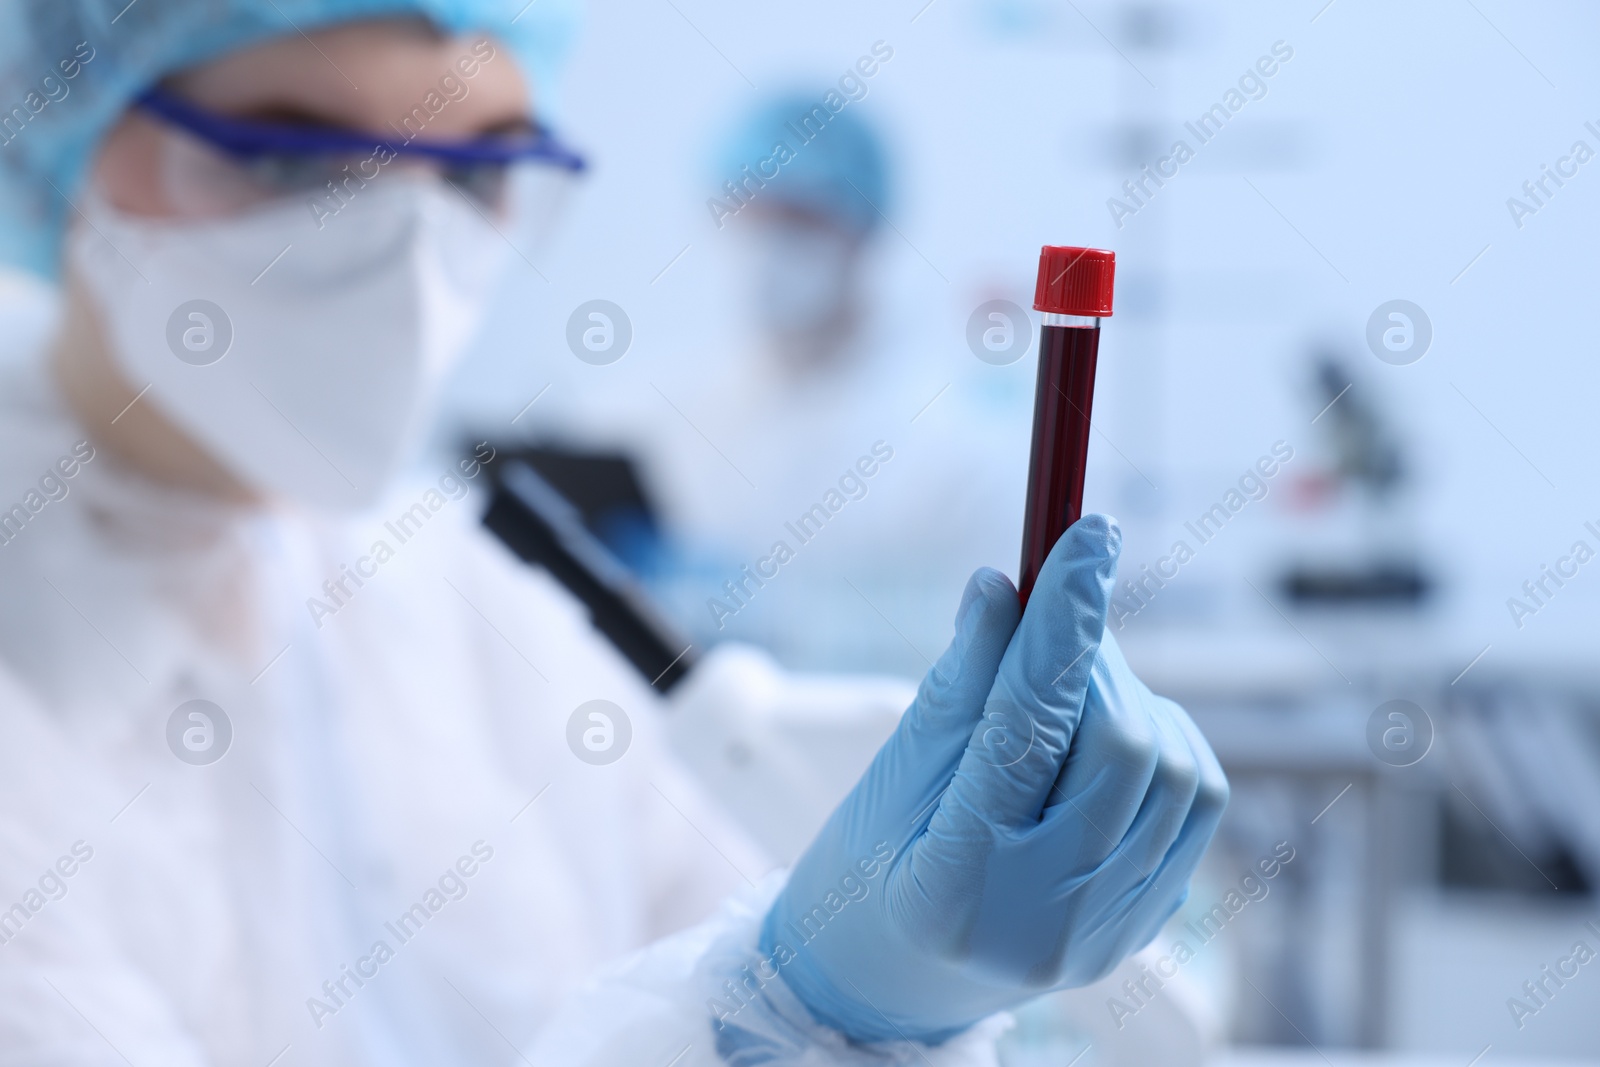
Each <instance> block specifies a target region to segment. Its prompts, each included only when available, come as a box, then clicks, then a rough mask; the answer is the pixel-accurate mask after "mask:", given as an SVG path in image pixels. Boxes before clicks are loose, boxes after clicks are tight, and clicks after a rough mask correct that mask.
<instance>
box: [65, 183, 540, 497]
mask: <svg viewBox="0 0 1600 1067" xmlns="http://www.w3.org/2000/svg"><path fill="white" fill-rule="evenodd" d="M83 214H84V222H85V223H86V225H80V226H77V227H75V228H74V231H73V233H72V235H71V238H70V240H69V245H68V252H67V256H68V263H69V265H70V267H71V269H73V270H75V271H77V273H78V275H79V277H81V278H82V279H83V281H84V283H85V285H86V287H87V289H88V292H89V294H90V296H91V297H92V298H93V300H94V302H95V304H96V305H97V306H98V309H99V312H100V314H101V317H102V320H103V328H104V330H105V333H106V339H107V342H108V347H109V350H110V354H111V357H112V359H113V361H114V362H115V363H116V365H117V367H118V369H119V370H120V371H121V373H122V375H123V376H124V377H125V378H126V379H127V382H128V384H129V385H131V386H132V387H133V389H134V390H135V391H137V390H141V389H144V388H145V387H146V386H148V387H149V392H148V393H146V394H145V395H144V396H143V397H142V398H141V399H140V400H139V401H138V403H149V404H152V405H154V406H155V407H156V408H157V409H159V411H160V412H161V413H162V414H163V415H164V416H165V417H166V418H167V419H168V420H169V421H170V422H172V423H173V424H174V425H176V426H177V427H178V428H179V429H181V430H183V431H184V432H185V433H187V434H188V435H189V436H190V437H191V438H192V439H193V440H194V441H196V442H197V443H198V444H199V445H200V446H201V447H203V448H204V449H205V450H206V451H207V452H208V453H209V454H210V455H211V456H212V457H213V458H214V459H216V460H217V461H218V462H220V463H221V464H222V465H223V466H224V467H226V468H227V469H228V470H229V471H230V472H231V473H233V474H234V476H235V477H237V478H238V479H239V480H240V481H241V482H243V483H244V484H246V485H248V486H250V487H251V488H253V489H255V490H257V491H258V492H261V493H263V494H264V495H267V496H270V497H278V498H285V499H289V500H293V501H297V502H299V503H301V504H304V505H307V506H309V507H312V508H316V509H322V510H353V509H360V508H363V507H367V506H369V505H371V504H373V503H374V502H376V501H377V499H378V498H379V497H380V496H381V495H382V493H383V492H384V490H385V488H386V487H387V485H388V484H389V482H390V481H391V479H392V478H393V476H394V474H395V473H396V471H397V469H398V467H399V466H400V464H401V463H402V462H403V461H404V459H405V458H406V456H407V453H408V451H409V450H410V448H411V447H413V446H414V445H415V444H416V443H417V442H418V440H419V439H420V437H421V436H422V434H423V433H424V432H425V430H426V423H427V420H428V418H429V417H430V415H431V414H432V402H433V401H434V399H435V397H436V395H437V393H438V391H439V386H440V384H441V383H442V380H443V379H444V377H445V375H446V374H447V373H448V372H449V370H450V369H451V368H452V367H453V366H454V365H455V363H456V361H457V360H458V359H459V358H460V356H461V355H462V354H463V352H464V350H465V348H466V346H467V344H468V343H469V342H470V341H471V340H472V338H473V336H474V335H475V333H476V331H477V329H478V326H479V325H480V323H481V321H482V319H483V316H484V313H485V311H486V309H487V305H488V303H489V301H490V299H491V298H492V297H493V295H494V292H495V290H496V288H497V287H498V282H499V279H500V277H501V275H502V273H503V271H504V269H505V267H506V265H507V262H508V254H509V253H508V250H507V248H506V245H505V243H504V241H502V240H501V239H500V237H499V235H498V234H496V232H495V231H494V229H493V228H492V227H491V226H490V225H489V223H488V222H486V221H485V220H484V219H483V218H482V217H480V216H479V215H478V213H477V212H476V211H475V210H474V209H473V208H472V207H471V206H470V205H468V204H466V203H463V202H462V200H461V199H460V197H458V196H456V195H455V194H454V193H453V192H451V191H450V190H448V189H447V188H445V187H444V186H443V185H442V184H441V183H440V182H438V181H436V180H432V179H428V178H424V177H421V176H410V175H402V174H396V175H391V176H388V177H387V179H386V180H385V181H384V182H381V183H376V184H374V185H373V186H372V187H370V188H365V189H362V190H360V191H359V192H358V193H357V194H356V196H355V197H354V199H353V200H352V201H350V202H349V203H348V204H346V205H345V207H344V208H343V209H342V210H341V211H340V212H339V213H338V215H336V216H333V217H331V218H324V219H323V220H322V225H321V227H320V228H319V226H318V223H317V220H316V219H315V217H314V216H313V214H312V212H311V211H310V210H309V208H308V206H307V205H306V204H305V203H304V202H302V201H300V200H287V199H286V200H283V201H279V202H275V203H272V204H269V205H265V206H263V207H260V208H256V209H252V210H249V211H247V212H244V213H241V214H239V215H236V216H233V217H230V218H225V219H207V220H202V221H186V220H174V219H156V218H144V217H138V216H133V215H129V214H127V213H125V212H122V211H120V210H118V209H117V208H115V207H113V206H112V205H111V204H109V203H108V202H107V201H106V200H105V198H104V197H103V196H102V195H100V194H99V193H98V192H94V191H91V192H90V193H89V195H88V196H87V198H86V200H85V202H84V204H83Z"/></svg>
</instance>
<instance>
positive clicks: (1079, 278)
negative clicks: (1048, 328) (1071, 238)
mask: <svg viewBox="0 0 1600 1067" xmlns="http://www.w3.org/2000/svg"><path fill="white" fill-rule="evenodd" d="M1116 273H1117V254H1116V253H1115V252H1107V251H1106V250H1105V249H1102V248H1072V247H1069V246H1066V245H1045V246H1044V248H1043V249H1041V250H1040V252H1039V283H1038V285H1037V286H1035V287H1034V290H1033V310H1035V311H1043V312H1046V313H1048V314H1054V315H1092V316H1094V317H1097V318H1102V319H1104V318H1110V317H1111V289H1112V281H1113V280H1114V278H1115V276H1116Z"/></svg>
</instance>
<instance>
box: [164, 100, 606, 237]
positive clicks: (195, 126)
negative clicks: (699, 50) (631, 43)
mask: <svg viewBox="0 0 1600 1067" xmlns="http://www.w3.org/2000/svg"><path fill="white" fill-rule="evenodd" d="M136 103H137V105H138V106H139V107H140V108H141V109H142V110H143V111H145V112H146V113H147V114H149V115H152V116H154V117H156V118H158V119H160V120H161V121H162V122H163V123H164V124H165V125H166V126H167V127H168V128H169V129H171V130H173V131H176V132H177V133H179V134H181V135H182V136H177V137H171V138H168V139H167V141H166V143H165V145H164V147H163V151H162V159H161V180H162V183H163V187H164V191H165V192H166V194H167V197H166V198H167V201H168V203H169V205H170V206H171V208H172V210H173V211H174V213H175V214H177V215H178V216H180V217H186V218H212V217H217V216H225V215H229V214H234V213H238V212H240V211H246V210H249V209H250V208H252V207H255V206H257V205H259V204H263V203H267V202H271V201H279V200H284V199H288V198H297V197H298V198H304V199H305V201H306V204H307V208H308V210H309V211H310V212H311V214H312V215H313V217H315V218H317V219H318V220H319V223H320V222H321V221H322V220H324V219H326V218H328V217H331V216H333V215H337V214H338V212H339V211H340V210H341V208H342V206H343V205H344V204H346V203H348V202H350V201H351V200H352V199H354V198H355V197H357V196H359V195H360V191H361V190H362V189H364V188H365V187H366V186H367V184H368V183H371V182H375V181H382V180H383V177H384V175H385V174H388V173H392V172H395V171H401V170H404V171H418V170H422V171H426V172H429V173H431V174H433V175H436V176H437V177H438V178H439V179H441V180H442V181H444V182H445V183H446V184H448V185H449V186H451V187H452V188H453V189H455V191H456V192H457V193H459V194H460V195H461V196H463V197H464V198H466V199H467V200H468V201H469V202H471V203H472V205H473V206H474V207H475V208H476V209H477V210H479V211H480V212H482V213H483V214H485V215H486V216H489V217H492V218H494V219H496V220H497V221H505V222H510V223H513V224H516V225H518V226H522V225H529V226H535V227H542V226H543V225H544V224H547V223H548V222H549V219H550V216H553V214H554V208H555V206H556V204H557V202H558V201H559V200H561V199H562V198H563V197H564V195H565V191H566V189H567V188H569V187H570V185H571V184H572V181H573V180H574V179H575V178H576V177H577V176H578V175H580V174H582V173H583V172H584V171H585V170H586V169H587V166H588V164H587V162H586V161H585V159H584V158H583V156H581V155H580V154H578V153H577V152H576V151H574V150H573V149H572V148H570V147H568V146H567V145H565V144H563V143H562V142H561V141H560V140H559V139H558V138H557V137H556V136H555V135H554V134H553V133H552V132H551V131H550V130H548V129H546V128H544V127H542V126H538V125H536V124H533V123H529V124H527V125H526V126H524V127H522V128H520V129H515V130H511V131H508V132H505V133H494V134H488V135H484V136H481V137H477V138H473V139H470V140H456V141H443V140H428V139H424V137H422V136H420V135H419V134H420V132H421V131H414V130H412V129H411V128H410V123H409V122H407V123H406V124H405V125H402V126H397V127H395V128H394V131H393V132H394V133H395V136H393V137H384V136H381V135H373V134H370V133H362V132H359V131H356V130H351V129H342V128H338V127H317V126H301V125H291V124H288V123H277V122H268V121H261V120H254V119H240V118H234V117H231V116H227V115H220V114H217V113H215V112H212V111H207V110H205V109H203V108H200V107H197V106H196V105H194V104H193V103H191V102H189V101H188V100H185V99H183V98H182V97H179V96H177V95H175V94H173V93H170V92H168V91H166V90H164V89H161V88H159V87H158V88H152V89H149V90H147V91H146V92H145V93H144V94H142V95H141V96H140V97H139V98H138V99H137V101H136Z"/></svg>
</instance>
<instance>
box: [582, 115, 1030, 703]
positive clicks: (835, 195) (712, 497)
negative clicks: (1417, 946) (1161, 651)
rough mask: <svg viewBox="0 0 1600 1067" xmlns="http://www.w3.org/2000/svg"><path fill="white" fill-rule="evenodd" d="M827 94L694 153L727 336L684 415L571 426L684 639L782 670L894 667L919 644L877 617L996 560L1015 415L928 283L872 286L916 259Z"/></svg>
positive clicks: (1007, 511)
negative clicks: (641, 508) (624, 478)
mask: <svg viewBox="0 0 1600 1067" xmlns="http://www.w3.org/2000/svg"><path fill="white" fill-rule="evenodd" d="M825 96H826V93H825V92H824V91H823V90H817V91H813V92H810V93H807V92H804V91H794V92H787V93H783V94H780V95H776V96H773V97H771V98H769V99H767V100H766V101H764V102H762V103H760V104H758V105H757V106H756V107H755V108H754V109H752V110H751V111H749V112H748V113H747V114H745V115H744V116H743V117H742V118H741V119H740V120H738V121H737V122H736V123H735V124H734V125H733V128H732V129H731V130H729V131H728V133H727V134H726V135H725V137H724V139H723V141H722V142H721V143H720V144H719V146H718V147H717V149H716V151H715V152H714V159H713V165H712V167H711V168H710V173H711V174H712V175H713V177H714V178H715V182H714V184H713V186H712V188H713V189H714V191H715V192H716V194H717V195H716V197H715V198H714V199H713V200H712V201H710V202H708V207H714V209H715V214H716V215H717V218H718V222H719V225H718V241H719V242H720V243H719V244H718V245H715V246H713V248H714V251H715V254H717V255H718V256H719V258H720V261H721V263H722V266H723V268H724V270H725V272H726V275H727V284H726V286H725V288H724V291H725V292H726V293H727V294H728V299H727V315H728V317H729V319H730V320H731V321H732V323H733V327H732V328H733V329H734V330H735V331H737V332H736V334H735V337H734V340H733V341H732V342H731V343H726V344H724V345H721V346H717V347H716V348H714V349H713V350H709V351H708V350H706V349H705V348H704V347H701V348H697V349H696V350H695V351H694V354H693V358H694V359H695V361H696V363H697V365H698V368H699V373H698V374H697V378H698V380H699V382H700V386H699V389H698V390H697V395H696V396H694V397H693V398H692V400H691V403H692V407H690V408H689V409H688V410H687V412H686V414H687V418H685V417H684V414H681V413H679V412H677V411H674V410H672V408H670V407H668V406H667V405H665V404H655V405H650V406H647V407H646V409H645V410H647V411H653V412H654V414H653V416H652V417H648V418H643V419H639V418H634V419H629V420H626V422H621V421H617V422H610V423H609V424H608V423H607V422H606V420H605V419H604V418H603V417H602V418H596V419H592V420H590V430H589V431H588V432H589V433H591V434H593V435H594V436H593V437H592V438H589V440H591V442H592V443H595V444H598V445H603V446H609V447H621V448H623V449H625V450H627V451H628V452H630V453H631V454H632V455H634V456H635V457H637V461H638V463H639V465H640V467H641V469H642V472H643V475H644V479H645V482H646V485H647V487H648V488H649V489H650V490H652V492H651V496H652V498H653V502H654V503H656V504H658V505H659V507H660V510H661V512H662V516H661V518H662V519H663V520H664V521H662V522H660V523H658V524H656V525H654V526H653V527H651V528H650V529H648V530H644V531H642V537H641V538H640V539H633V540H630V539H629V538H627V537H626V536H624V537H622V538H620V539H619V542H618V548H619V550H620V551H621V552H622V554H623V555H624V556H625V557H626V558H628V559H629V560H630V562H633V563H634V564H635V565H636V566H638V567H639V569H640V570H642V571H643V572H645V573H646V574H647V575H648V576H649V577H650V578H651V579H652V580H653V581H654V583H655V586H656V588H657V589H658V591H659V593H660V595H661V596H663V598H665V599H666V600H668V601H669V602H671V603H672V604H673V605H674V607H675V609H676V612H677V614H678V616H679V617H680V618H681V619H682V620H684V622H685V623H686V625H687V626H688V627H689V628H690V629H691V632H692V633H693V634H694V635H695V636H696V637H697V638H698V639H699V640H700V641H702V642H703V643H712V642H715V641H719V640H725V639H728V638H737V639H743V640H747V641H754V642H757V643H759V644H761V645H763V646H765V647H767V648H770V649H771V650H772V651H773V652H774V653H775V654H776V655H777V656H778V657H779V658H780V659H781V660H782V661H783V662H784V663H785V664H786V665H788V666H791V667H804V668H807V669H821V670H830V669H831V670H837V669H841V668H843V669H856V670H860V669H867V670H879V671H882V670H899V669H910V668H913V667H915V665H916V664H918V663H920V662H921V660H920V659H918V658H917V657H918V656H919V655H920V653H917V652H916V651H915V650H908V648H907V647H906V644H905V641H904V639H903V638H902V637H901V636H899V635H897V634H895V633H894V632H893V631H892V630H890V629H888V628H886V627H884V626H883V625H882V622H881V619H880V617H879V616H878V615H877V613H876V610H875V609H881V610H883V611H884V612H886V613H887V614H889V615H890V616H891V617H892V618H896V619H900V620H906V619H910V620H919V619H923V618H925V617H927V615H928V613H929V610H930V608H931V607H933V606H934V605H936V604H938V603H942V602H943V601H945V600H948V599H949V598H950V597H951V596H954V595H956V589H955V588H954V587H953V586H952V585H950V584H949V583H947V582H944V581H942V580H940V579H939V578H938V577H936V576H938V575H942V574H951V573H965V572H966V571H970V570H971V569H972V568H973V567H974V566H977V565H980V564H987V565H994V566H1008V565H1010V564H1011V563H1012V559H1011V557H1012V556H1013V555H1014V553H1015V549H1016V544H1017V543H1018V541H1019V539H1020V529H1021V527H1020V522H1021V511H1020V501H1021V500H1022V496H1023V492H1024V484H1023V476H1024V474H1025V473H1026V455H1027V448H1028V430H1029V427H1030V425H1031V417H1032V415H1031V404H1030V402H1029V400H1028V398H1027V396H1026V395H1022V394H1013V393H1010V392H1006V391H1004V390H1001V391H1000V392H997V391H996V382H995V381H994V378H995V377H996V375H998V374H1001V373H1003V372H1002V371H1000V370H999V369H997V368H995V367H991V366H986V365H985V364H983V363H980V362H979V361H978V360H976V359H974V358H973V356H972V353H970V352H968V351H967V349H966V347H965V346H963V345H961V344H960V343H959V340H956V343H955V344H952V340H953V339H952V337H950V336H949V335H948V333H941V332H940V331H939V330H938V329H937V327H936V326H935V324H936V323H940V322H942V319H943V317H944V312H945V309H944V308H943V306H942V304H941V302H942V301H943V300H945V299H946V298H947V297H946V292H945V286H944V285H943V284H938V285H931V284H929V283H927V282H926V281H924V282H923V284H922V285H921V287H920V288H919V289H918V290H917V291H915V292H907V291H904V290H903V288H902V287H900V286H899V285H898V283H897V282H896V281H895V279H894V278H893V277H892V276H891V274H892V268H893V266H894V263H895V260H896V257H898V256H902V255H908V256H911V257H913V258H915V257H916V253H915V252H914V251H913V250H911V249H909V248H907V247H906V246H905V245H904V244H903V238H901V237H899V236H897V235H896V234H895V232H894V231H893V228H892V227H891V226H890V225H889V223H888V218H889V215H888V213H890V212H893V211H895V210H896V208H897V206H898V204H899V201H900V199H901V198H902V196H903V193H902V191H901V188H900V187H901V186H902V185H904V184H906V183H907V182H908V181H909V180H910V177H909V176H900V175H897V173H896V168H895V159H896V156H895V154H894V152H893V151H892V149H891V147H890V144H889V141H888V140H887V139H886V138H885V136H884V135H883V133H882V132H880V130H879V129H878V128H877V127H876V126H875V125H874V124H873V122H872V121H870V120H869V119H868V118H867V117H865V116H864V114H863V108H864V106H865V105H864V104H862V103H860V102H852V103H850V104H847V105H844V106H843V109H842V110H838V111H833V110H831V109H829V108H827V107H825V106H824V105H823V104H822V103H821V101H823V100H824V99H825ZM779 145H781V146H783V147H784V148H785V150H786V151H785V152H782V153H779V152H777V151H776V146H779ZM916 262H917V266H918V267H919V269H925V268H924V267H923V264H922V261H921V260H920V259H917V260H916ZM918 277H919V278H923V277H924V276H923V275H922V274H921V273H920V270H919V274H918ZM933 277H934V276H933V275H931V274H929V275H926V278H933ZM1026 340H1027V339H1026V338H1023V341H1024V346H1025V345H1026ZM1002 394H1003V395H1002ZM590 406H591V407H592V406H593V405H592V403H591V404H590ZM924 416H926V417H924ZM954 427H959V429H954ZM584 435H585V431H583V430H581V429H580V430H578V431H577V436H579V437H583V436H584ZM708 442H710V444H708ZM867 472H870V473H867ZM819 504H820V505H821V506H822V507H823V508H824V509H826V510H825V513H824V512H817V511H816V510H815V508H816V507H817V506H818V505H819ZM819 515H823V516H824V520H825V523H826V529H825V530H824V529H822V525H823V523H822V522H819V519H818V516H819ZM778 542H781V543H782V544H783V546H784V548H783V550H780V551H779V552H778V553H777V555H778V556H781V557H785V558H784V560H783V562H782V565H781V566H780V565H779V564H778V563H777V562H775V561H774V548H775V546H776V544H777V543H778ZM789 551H792V552H793V553H794V554H795V557H796V558H798V559H801V560H803V562H799V563H797V564H796V565H795V566H793V567H792V568H791V567H790V566H789V563H788V559H787V552H789ZM746 567H748V568H749V569H750V570H751V571H753V572H756V573H758V575H761V576H765V577H766V578H770V579H772V580H771V581H770V582H763V583H761V584H760V585H759V586H758V585H756V584H755V583H753V582H752V581H751V580H750V579H749V578H747V577H745V574H744V568H746ZM730 580H731V581H732V582H734V584H735V587H736V589H737V590H738V592H735V593H730V592H729V591H728V589H727V586H726V583H727V582H728V581H730ZM863 596H865V598H866V600H867V601H870V604H869V603H866V602H864V601H863ZM796 618H804V619H816V620H827V623H826V625H813V626H805V627H796V626H793V625H791V624H790V623H788V622H786V621H785V620H793V619H796ZM910 625H911V626H912V627H913V630H914V631H915V632H914V635H913V636H914V640H915V641H918V642H920V641H922V640H923V639H924V638H925V636H926V635H925V634H924V633H922V632H921V631H920V630H918V629H917V627H916V623H915V622H912V623H911V624H910ZM929 647H930V648H931V647H934V646H933V645H931V644H930V645H929Z"/></svg>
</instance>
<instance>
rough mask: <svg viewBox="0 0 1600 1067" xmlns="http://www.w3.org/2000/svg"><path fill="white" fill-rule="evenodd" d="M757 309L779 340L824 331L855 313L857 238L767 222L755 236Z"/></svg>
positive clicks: (811, 227)
mask: <svg viewBox="0 0 1600 1067" xmlns="http://www.w3.org/2000/svg"><path fill="white" fill-rule="evenodd" d="M754 241H755V252H756V262H755V271H754V276H753V280H754V283H755V286H756V291H755V306H756V312H757V316H758V319H759V321H760V323H761V325H762V327H763V328H765V329H767V330H769V331H770V332H772V333H774V334H777V335H779V336H785V335H787V336H796V335H808V334H817V333H826V332H828V331H830V330H832V329H835V328H837V327H838V326H840V325H841V324H843V323H844V322H845V321H846V320H848V319H849V317H850V316H851V314H852V313H853V294H852V292H851V287H852V286H853V285H854V284H855V270H854V267H855V262H854V261H855V258H856V254H857V250H858V246H859V243H860V242H859V241H858V239H857V238H855V237H854V236H852V235H851V234H849V233H847V232H845V231H844V230H841V229H838V228H836V227H832V226H824V225H818V224H808V223H803V222H796V221H788V220H782V221H778V220H773V221H767V222H763V224H762V226H761V229H760V231H759V232H758V234H757V235H756V236H755V238H754Z"/></svg>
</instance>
